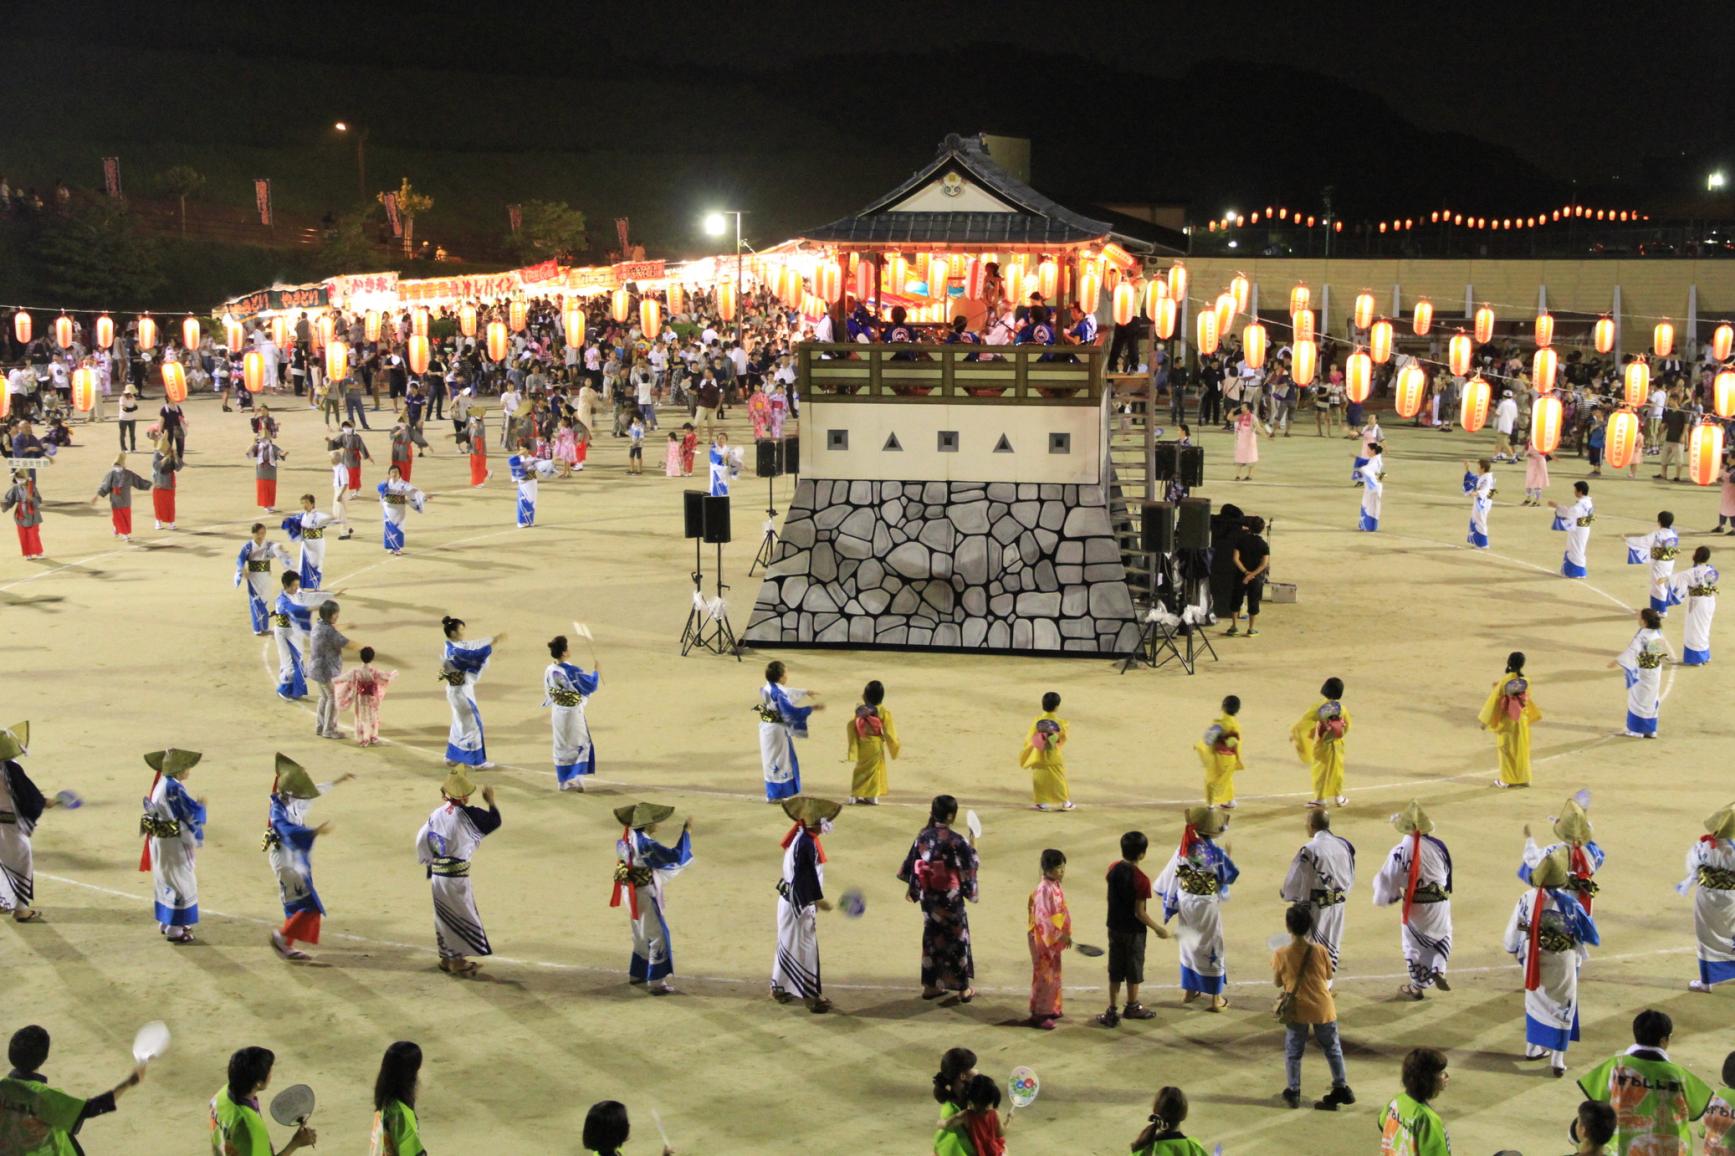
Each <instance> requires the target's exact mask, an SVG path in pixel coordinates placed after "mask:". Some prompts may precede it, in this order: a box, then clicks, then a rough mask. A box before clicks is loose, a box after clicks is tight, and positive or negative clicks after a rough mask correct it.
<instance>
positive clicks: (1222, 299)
mask: <svg viewBox="0 0 1735 1156" xmlns="http://www.w3.org/2000/svg"><path fill="white" fill-rule="evenodd" d="M1212 311H1213V312H1214V313H1216V315H1217V332H1218V333H1227V332H1229V329H1230V327H1231V326H1232V325H1234V324H1235V295H1234V294H1233V293H1231V292H1229V291H1228V290H1227V289H1225V290H1224V291H1223V292H1221V293H1219V294H1217V300H1216V302H1215V303H1214V305H1213V306H1212Z"/></svg>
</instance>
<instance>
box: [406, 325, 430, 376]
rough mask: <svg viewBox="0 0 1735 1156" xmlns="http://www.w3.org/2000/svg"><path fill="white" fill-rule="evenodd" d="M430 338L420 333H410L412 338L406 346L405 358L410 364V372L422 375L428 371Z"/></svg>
mask: <svg viewBox="0 0 1735 1156" xmlns="http://www.w3.org/2000/svg"><path fill="white" fill-rule="evenodd" d="M428 352H429V351H428V339H427V338H426V337H423V336H422V335H420V334H418V333H412V334H410V339H409V341H408V342H407V343H405V346H404V354H405V357H404V360H406V361H408V362H409V364H410V372H411V373H413V374H416V375H417V376H420V375H422V374H424V373H426V372H428Z"/></svg>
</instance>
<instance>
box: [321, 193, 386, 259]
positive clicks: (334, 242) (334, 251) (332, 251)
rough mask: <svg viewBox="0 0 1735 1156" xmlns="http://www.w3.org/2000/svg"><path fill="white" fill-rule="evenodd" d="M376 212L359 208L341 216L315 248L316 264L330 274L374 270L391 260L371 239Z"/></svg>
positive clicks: (372, 237) (372, 238)
mask: <svg viewBox="0 0 1735 1156" xmlns="http://www.w3.org/2000/svg"><path fill="white" fill-rule="evenodd" d="M375 214H376V210H374V209H372V208H359V209H356V210H354V211H353V212H348V213H345V214H343V215H342V216H340V217H339V218H338V219H337V224H336V225H334V226H333V227H332V228H331V230H330V231H328V232H327V233H326V235H325V240H324V241H323V242H322V243H321V245H320V247H319V265H320V267H321V268H322V269H325V270H327V271H328V275H329V274H331V273H358V272H362V271H374V270H377V269H379V268H380V267H381V266H382V265H383V264H386V263H390V261H391V260H392V258H391V257H390V256H389V255H387V254H385V253H383V252H382V250H381V249H380V246H379V244H378V243H377V242H376V241H375V240H374V218H375Z"/></svg>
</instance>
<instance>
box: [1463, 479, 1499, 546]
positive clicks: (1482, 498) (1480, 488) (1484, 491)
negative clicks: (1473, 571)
mask: <svg viewBox="0 0 1735 1156" xmlns="http://www.w3.org/2000/svg"><path fill="white" fill-rule="evenodd" d="M1464 492H1465V493H1466V494H1469V495H1470V534H1469V537H1467V538H1465V539H1464V540H1465V541H1466V542H1469V543H1470V545H1472V546H1474V547H1476V549H1478V550H1486V549H1487V548H1488V514H1489V511H1491V510H1493V509H1494V474H1493V473H1492V472H1489V473H1486V474H1476V473H1468V472H1466V473H1465V475H1464Z"/></svg>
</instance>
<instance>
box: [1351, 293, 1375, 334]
mask: <svg viewBox="0 0 1735 1156" xmlns="http://www.w3.org/2000/svg"><path fill="white" fill-rule="evenodd" d="M1354 321H1355V327H1356V328H1357V329H1366V328H1368V327H1369V326H1371V325H1372V324H1373V323H1374V295H1373V294H1372V293H1369V292H1368V291H1367V290H1366V289H1363V290H1362V291H1361V292H1360V293H1357V294H1356V295H1355V316H1354Z"/></svg>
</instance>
